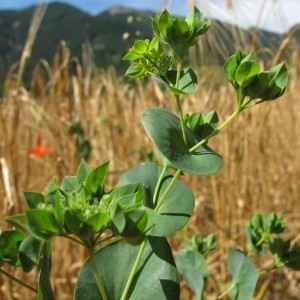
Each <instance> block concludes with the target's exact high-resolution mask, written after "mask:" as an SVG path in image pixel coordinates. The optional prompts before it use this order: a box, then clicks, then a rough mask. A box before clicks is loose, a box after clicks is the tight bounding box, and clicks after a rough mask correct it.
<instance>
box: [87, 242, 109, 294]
mask: <svg viewBox="0 0 300 300" xmlns="http://www.w3.org/2000/svg"><path fill="white" fill-rule="evenodd" d="M89 252H90V263H91V267H92V269H93V274H94V277H95V279H96V282H97V286H98V288H99V291H100V293H101V296H102V298H103V300H108V297H107V295H106V292H105V289H104V286H103V283H102V281H101V278H100V273H99V271H98V268H97V263H96V258H95V253H94V247H92V248H90V249H89Z"/></svg>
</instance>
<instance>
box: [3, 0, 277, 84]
mask: <svg viewBox="0 0 300 300" xmlns="http://www.w3.org/2000/svg"><path fill="white" fill-rule="evenodd" d="M34 9H35V7H34V6H32V7H28V8H26V9H22V10H18V11H14V10H5V11H0V82H1V81H3V80H4V78H5V76H6V74H7V71H8V69H9V67H10V66H11V65H12V64H13V63H15V62H17V61H18V60H19V59H20V57H21V53H22V50H23V47H24V44H25V41H26V38H27V33H28V29H29V26H30V22H31V19H32V16H33V12H34ZM154 16H155V13H154V12H150V11H139V10H134V9H129V8H126V7H112V8H111V9H109V10H107V11H104V12H102V13H100V14H98V15H96V16H91V15H89V14H87V13H85V12H82V11H81V10H79V9H77V8H75V7H72V6H70V5H67V4H62V3H58V2H54V3H50V4H49V5H48V8H47V11H46V13H45V16H44V18H43V20H42V23H41V26H40V28H39V31H38V33H37V36H36V40H35V43H34V45H33V49H32V55H31V58H30V61H29V62H28V67H27V70H31V69H32V67H33V66H34V65H35V64H36V63H37V62H38V61H39V59H41V58H45V59H46V60H47V61H49V62H50V63H51V62H53V58H54V54H55V53H56V51H57V49H58V45H59V42H60V41H61V40H65V41H66V43H67V46H68V47H69V48H70V50H71V55H72V56H76V57H78V58H79V59H80V60H81V58H82V51H83V49H84V48H85V49H92V52H93V55H94V61H95V64H96V65H97V66H99V67H103V68H106V67H108V66H109V65H114V66H115V67H116V68H117V70H118V71H119V73H120V74H121V73H123V72H124V70H125V68H126V67H127V65H128V62H124V61H122V57H123V56H124V54H125V53H126V51H127V49H128V48H129V47H130V46H131V45H132V44H133V42H134V40H135V39H137V38H139V39H145V38H151V36H152V34H153V33H152V29H151V17H154ZM129 20H131V21H132V20H133V22H129ZM124 33H128V35H129V39H127V40H125V39H123V38H122V37H123V34H124ZM253 36H256V37H257V43H256V44H255V46H256V48H257V47H265V46H268V47H271V48H273V50H276V49H278V47H279V43H280V41H281V40H282V37H279V36H278V35H277V34H275V33H271V32H266V31H257V30H255V29H251V30H248V31H246V30H243V29H241V28H238V27H236V26H233V25H230V24H226V23H222V22H218V21H214V22H213V25H212V28H211V29H210V30H209V32H208V34H207V35H205V37H204V42H203V44H204V45H205V47H204V49H205V52H204V53H205V54H204V55H203V56H204V60H205V62H206V63H207V62H210V61H212V60H214V59H216V57H217V60H218V61H219V62H224V58H225V57H227V56H228V55H229V54H231V53H232V52H233V51H235V50H236V49H237V48H239V47H240V46H241V42H243V43H244V45H251V42H252V41H253Z"/></svg>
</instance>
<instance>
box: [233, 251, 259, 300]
mask: <svg viewBox="0 0 300 300" xmlns="http://www.w3.org/2000/svg"><path fill="white" fill-rule="evenodd" d="M228 270H229V272H230V273H231V275H232V282H231V283H230V286H233V288H232V289H231V290H230V292H229V296H230V299H234V300H250V299H251V298H252V296H253V294H254V291H255V287H256V284H257V279H258V272H257V270H256V268H255V265H254V263H253V262H252V260H251V259H250V258H249V257H248V256H247V255H246V254H245V253H243V252H242V251H239V250H233V251H232V252H231V253H230V255H229V258H228Z"/></svg>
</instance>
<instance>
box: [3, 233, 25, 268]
mask: <svg viewBox="0 0 300 300" xmlns="http://www.w3.org/2000/svg"><path fill="white" fill-rule="evenodd" d="M24 239H25V236H24V235H23V234H22V233H21V232H19V231H17V230H14V229H12V230H5V231H3V232H1V235H0V258H1V260H2V261H4V262H7V263H9V264H10V265H12V266H20V265H21V262H20V258H19V247H20V244H21V243H22V241H23V240H24Z"/></svg>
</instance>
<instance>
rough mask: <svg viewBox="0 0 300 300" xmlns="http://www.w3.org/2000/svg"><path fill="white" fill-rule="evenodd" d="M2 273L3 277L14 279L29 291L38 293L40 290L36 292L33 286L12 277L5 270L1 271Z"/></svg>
mask: <svg viewBox="0 0 300 300" xmlns="http://www.w3.org/2000/svg"><path fill="white" fill-rule="evenodd" d="M0 273H2V274H3V275H5V276H6V277H8V278H10V279H12V280H13V281H15V282H17V283H19V284H21V285H23V286H24V287H26V288H27V289H29V290H31V291H32V292H34V293H36V294H37V293H38V290H36V289H35V288H33V287H32V286H30V285H28V284H26V283H25V282H23V281H21V280H20V279H18V278H16V277H14V276H12V275H10V274H9V273H7V272H6V271H4V270H3V269H0Z"/></svg>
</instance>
